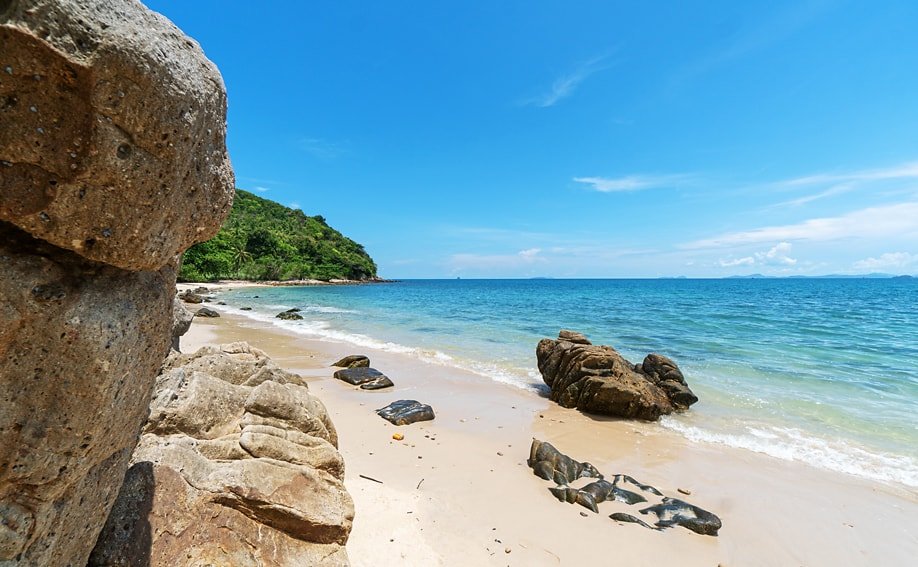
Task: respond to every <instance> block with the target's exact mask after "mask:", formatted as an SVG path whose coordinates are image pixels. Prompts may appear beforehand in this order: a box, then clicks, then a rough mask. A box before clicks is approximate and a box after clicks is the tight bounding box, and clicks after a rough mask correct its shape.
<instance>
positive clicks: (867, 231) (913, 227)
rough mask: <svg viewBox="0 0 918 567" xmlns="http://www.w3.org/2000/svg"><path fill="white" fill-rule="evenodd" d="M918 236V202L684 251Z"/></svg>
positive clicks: (699, 243)
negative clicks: (768, 244) (790, 242)
mask: <svg viewBox="0 0 918 567" xmlns="http://www.w3.org/2000/svg"><path fill="white" fill-rule="evenodd" d="M910 234H918V202H905V203H896V204H894V205H883V206H879V207H870V208H867V209H861V210H858V211H852V212H850V213H847V214H844V215H841V216H838V217H827V218H816V219H810V220H806V221H803V222H800V223H797V224H789V225H782V226H768V227H763V228H756V229H752V230H746V231H741V232H729V233H726V234H721V235H719V236H715V237H713V238H705V239H701V240H695V241H692V242H687V243H685V244H682V245H680V246H679V248H680V249H682V250H702V249H709V248H730V247H739V246H747V245H751V244H761V243H765V242H775V241H779V242H787V241H794V240H810V241H829V240H839V239H843V238H874V239H876V238H884V237H891V236H903V235H910Z"/></svg>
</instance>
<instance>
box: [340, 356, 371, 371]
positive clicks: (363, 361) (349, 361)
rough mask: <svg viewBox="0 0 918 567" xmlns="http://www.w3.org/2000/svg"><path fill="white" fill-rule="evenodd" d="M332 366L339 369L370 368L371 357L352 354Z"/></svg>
mask: <svg viewBox="0 0 918 567" xmlns="http://www.w3.org/2000/svg"><path fill="white" fill-rule="evenodd" d="M332 366H337V367H339V368H362V367H368V366H370V359H369V357H367V356H365V355H362V354H352V355H350V356H345V357H344V358H342V359H341V360H339V361H338V362H336V363H334V364H332Z"/></svg>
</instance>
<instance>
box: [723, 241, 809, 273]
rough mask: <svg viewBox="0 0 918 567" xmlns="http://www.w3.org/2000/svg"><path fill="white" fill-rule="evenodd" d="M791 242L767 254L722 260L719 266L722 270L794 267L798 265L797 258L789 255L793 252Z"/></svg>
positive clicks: (782, 244)
mask: <svg viewBox="0 0 918 567" xmlns="http://www.w3.org/2000/svg"><path fill="white" fill-rule="evenodd" d="M791 248H792V246H791V244H790V243H789V242H779V243H778V244H775V245H774V246H772V247H771V248H770V249H768V250H767V251H765V252H756V253H755V254H753V255H752V256H744V257H742V258H722V259H721V260H719V261H718V264H719V265H720V267H722V268H734V267H737V266H755V265H759V266H794V265H796V264H797V259H796V258H791V257H790V256H789V255H788V254H790V251H791Z"/></svg>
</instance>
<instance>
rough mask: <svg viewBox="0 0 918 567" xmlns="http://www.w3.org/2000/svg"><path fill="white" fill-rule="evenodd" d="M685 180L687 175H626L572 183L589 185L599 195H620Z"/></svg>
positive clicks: (591, 178)
mask: <svg viewBox="0 0 918 567" xmlns="http://www.w3.org/2000/svg"><path fill="white" fill-rule="evenodd" d="M687 178H688V176H687V175H627V176H625V177H575V178H574V181H576V182H577V183H583V184H585V185H589V187H590V189H592V190H594V191H599V192H600V193H621V192H626V191H641V190H643V189H651V188H655V187H667V186H672V185H675V184H678V183H681V182H684V181H685V180H686V179H687Z"/></svg>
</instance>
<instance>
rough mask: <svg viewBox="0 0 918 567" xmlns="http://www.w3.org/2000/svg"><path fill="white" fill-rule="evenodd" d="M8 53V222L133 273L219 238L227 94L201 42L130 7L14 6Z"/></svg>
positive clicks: (3, 101) (226, 174) (227, 177)
mask: <svg viewBox="0 0 918 567" xmlns="http://www.w3.org/2000/svg"><path fill="white" fill-rule="evenodd" d="M0 46H2V50H0V123H2V124H3V127H2V128H0V220H5V221H8V222H11V223H13V224H15V225H17V226H19V227H20V228H22V229H24V230H26V231H27V232H29V233H31V234H32V235H33V236H35V237H37V238H41V239H42V240H46V241H48V242H50V243H52V244H54V245H55V246H58V247H60V248H65V249H69V250H73V251H76V252H77V253H79V254H80V255H81V256H83V257H85V258H88V259H91V260H96V261H99V262H104V263H107V264H111V265H114V266H117V267H120V268H124V269H127V270H131V271H141V270H157V269H159V268H160V267H161V266H163V265H165V264H167V263H170V262H172V261H173V260H174V259H175V258H176V257H177V256H178V255H179V254H181V253H182V252H183V251H184V250H185V248H187V247H188V246H190V245H192V244H194V243H196V242H201V241H203V240H206V239H208V238H209V237H211V236H213V235H214V234H215V233H216V232H217V230H218V229H219V227H220V221H221V220H222V219H223V218H224V217H225V216H226V214H227V213H228V212H229V207H230V204H231V202H232V197H233V173H232V169H231V167H230V163H229V158H228V156H227V152H226V145H225V134H226V127H225V124H226V95H225V90H224V87H223V80H222V78H221V76H220V73H219V72H218V71H217V69H216V67H215V66H214V65H213V63H211V62H210V61H209V60H208V59H207V58H206V57H205V56H204V54H203V52H202V51H201V48H200V46H198V44H197V43H195V42H194V41H192V40H191V39H189V38H188V37H186V36H185V35H184V34H183V33H182V32H181V31H180V30H179V29H178V28H176V27H175V26H174V25H173V24H172V23H171V22H169V21H168V20H166V19H165V18H164V17H162V16H160V15H159V14H156V13H154V12H151V11H149V10H147V9H146V8H144V7H143V6H142V5H141V4H140V3H139V2H135V1H131V0H105V1H102V0H6V1H4V2H0Z"/></svg>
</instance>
